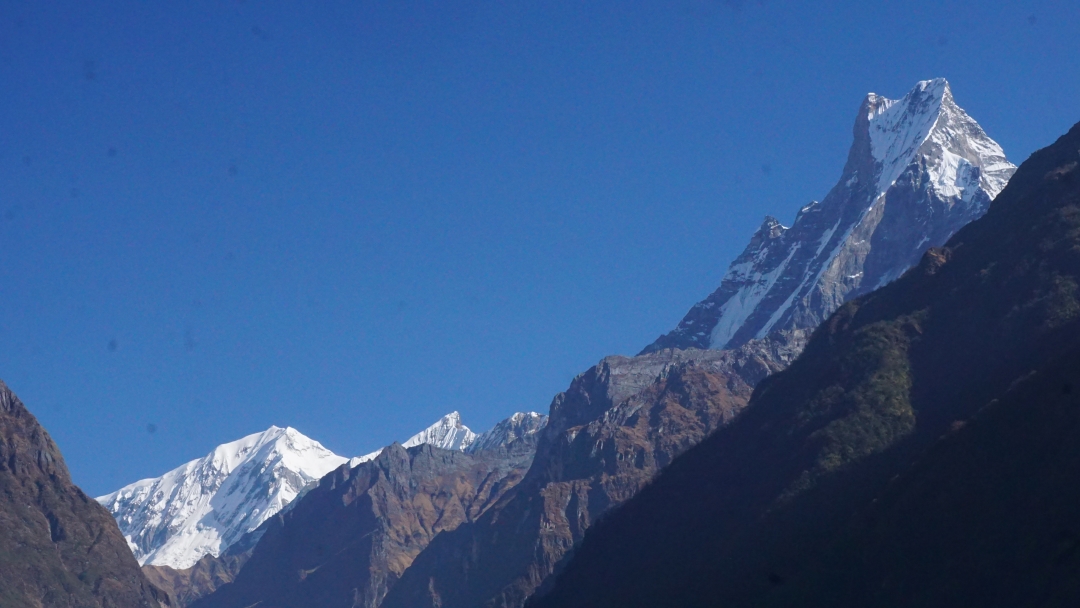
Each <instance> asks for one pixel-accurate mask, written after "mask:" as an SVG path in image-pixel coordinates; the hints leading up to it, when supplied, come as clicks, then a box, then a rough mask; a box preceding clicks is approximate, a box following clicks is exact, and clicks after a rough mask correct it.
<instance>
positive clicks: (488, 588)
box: [383, 332, 806, 608]
mask: <svg viewBox="0 0 1080 608" xmlns="http://www.w3.org/2000/svg"><path fill="white" fill-rule="evenodd" d="M805 336H806V333H805V332H792V333H790V334H785V335H779V334H778V335H777V336H774V337H772V338H770V339H768V340H763V341H754V342H751V343H749V344H747V345H745V346H743V347H742V348H740V349H737V350H733V351H702V350H695V349H690V350H663V351H659V352H656V353H652V354H649V355H642V356H638V357H634V358H627V357H607V358H605V359H604V360H602V361H601V362H600V363H599V364H598V365H596V366H595V367H593V368H592V369H590V370H589V371H587V372H585V373H584V374H582V375H580V376H578V377H577V378H576V379H575V380H574V381H573V383H572V384H571V385H570V388H569V389H568V390H567V391H566V392H564V393H560V394H559V395H557V396H556V397H555V399H554V401H553V402H552V404H551V415H550V418H549V420H548V424H547V426H546V427H545V428H544V430H543V431H542V432H541V433H540V442H539V446H538V448H537V453H536V459H535V461H534V464H533V467H532V468H531V469H530V470H529V473H528V475H527V476H526V478H525V479H524V480H523V481H522V482H521V484H519V485H518V487H517V488H515V489H514V490H513V491H512V492H511V493H509V494H507V496H506V497H504V498H503V499H502V500H500V501H499V502H498V503H496V504H495V505H494V506H493V507H492V508H491V509H490V510H488V511H487V512H486V513H484V514H483V515H482V516H481V517H480V518H479V519H478V520H477V521H476V522H475V523H471V524H467V525H464V526H461V527H460V528H458V529H457V530H454V531H452V532H447V533H444V534H442V535H440V536H439V537H438V538H436V539H435V541H434V542H432V543H431V545H430V546H429V547H428V548H427V549H426V550H425V551H424V552H423V553H421V554H420V557H419V558H417V560H416V561H415V562H414V564H413V566H412V567H411V568H410V569H409V570H407V571H406V572H405V575H404V576H403V577H402V579H401V580H400V581H399V582H398V584H397V585H396V586H395V587H394V588H393V589H391V591H390V594H389V595H388V596H387V598H386V601H385V602H384V603H383V606H384V607H386V608H405V607H407V608H420V607H425V606H432V607H435V606H439V607H442V608H457V607H461V608H466V607H469V608H472V607H475V606H520V605H521V604H522V603H523V602H524V600H525V598H526V597H528V596H529V595H530V594H531V593H532V592H533V591H534V590H535V589H536V588H537V587H538V586H539V585H540V584H541V583H542V582H543V581H544V580H545V578H547V577H548V576H549V575H550V574H551V573H552V572H553V571H554V570H555V568H556V566H557V564H558V563H559V562H560V560H562V559H563V557H564V556H565V555H566V554H567V552H568V551H570V550H571V549H572V548H573V547H574V545H575V543H577V542H578V541H579V540H580V539H581V538H582V536H583V534H584V533H585V530H586V529H588V528H589V526H590V525H592V524H593V523H594V522H595V521H596V520H597V518H598V517H600V516H601V515H602V514H603V513H605V512H606V511H608V510H609V509H611V508H612V507H614V506H616V505H619V504H621V503H622V502H624V501H626V500H627V499H629V498H630V497H631V496H633V495H634V494H636V493H637V492H638V491H639V490H640V489H641V488H642V487H643V486H644V485H645V484H646V483H648V482H649V481H650V480H651V479H652V478H653V477H654V476H655V475H656V473H657V472H658V471H659V470H660V468H661V467H663V466H665V465H667V464H668V463H669V462H671V460H672V459H673V458H675V457H676V456H677V455H679V454H680V453H682V452H683V451H685V450H686V449H688V448H689V447H691V446H693V445H694V444H696V443H697V442H699V441H701V440H702V439H703V438H704V437H706V436H707V435H709V434H710V433H712V432H713V431H714V430H716V429H717V428H719V427H721V426H722V425H724V424H725V423H727V422H728V421H730V420H732V419H733V418H734V416H735V415H736V414H737V413H738V412H739V411H740V410H741V409H742V408H743V406H744V405H745V404H746V402H747V400H748V398H749V396H750V393H751V391H752V389H753V386H754V385H755V384H757V383H758V382H759V381H760V380H762V379H763V378H765V377H766V376H767V375H769V374H770V373H773V372H775V371H778V370H779V369H781V368H783V367H784V366H785V365H786V364H787V363H788V362H789V361H790V360H791V359H793V358H794V357H795V356H796V355H797V353H798V352H799V351H800V350H801V347H802V344H803V342H804V340H805Z"/></svg>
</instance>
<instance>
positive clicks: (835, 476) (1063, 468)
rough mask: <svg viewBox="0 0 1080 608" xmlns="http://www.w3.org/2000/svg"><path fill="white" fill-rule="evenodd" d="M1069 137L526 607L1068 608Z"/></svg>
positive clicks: (1077, 238)
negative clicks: (994, 607) (1026, 607)
mask: <svg viewBox="0 0 1080 608" xmlns="http://www.w3.org/2000/svg"><path fill="white" fill-rule="evenodd" d="M1078 162H1080V126H1077V127H1074V128H1073V129H1072V130H1071V131H1070V132H1069V133H1068V134H1067V135H1066V136H1064V137H1062V138H1061V139H1060V140H1058V141H1057V142H1056V143H1055V144H1054V145H1052V146H1050V147H1048V148H1046V149H1044V150H1041V151H1039V152H1037V153H1036V154H1034V155H1033V156H1032V157H1031V158H1030V159H1029V160H1028V161H1027V162H1026V163H1024V165H1023V166H1021V167H1020V169H1019V170H1018V171H1017V173H1016V175H1015V176H1014V177H1013V178H1012V181H1011V182H1010V184H1009V186H1008V187H1007V188H1006V189H1005V191H1004V192H1002V194H1001V195H999V197H998V198H997V200H996V201H995V202H994V203H993V205H992V206H991V208H990V211H989V212H988V213H987V215H986V216H985V217H984V218H983V219H981V220H978V221H976V222H974V223H972V224H970V225H969V226H967V227H965V228H964V229H962V230H961V231H960V232H959V233H957V235H956V236H955V237H953V239H951V240H950V241H949V243H948V245H947V246H946V247H945V248H942V249H936V250H932V251H930V252H928V253H927V254H926V256H925V257H924V259H923V260H922V262H921V263H920V265H919V266H918V267H917V268H915V269H913V270H912V271H910V272H909V273H908V274H906V275H905V276H904V277H902V278H901V279H900V280H898V281H896V282H895V283H893V284H891V285H888V286H886V287H884V288H882V289H880V290H878V291H876V292H874V293H872V294H870V295H868V296H865V297H863V298H860V299H858V300H856V301H854V302H852V303H849V304H848V305H846V306H844V307H843V308H842V309H841V310H840V311H838V312H837V313H836V314H835V315H834V316H833V317H832V318H831V319H830V320H829V321H828V322H827V323H826V324H825V325H823V326H822V327H821V328H819V329H818V330H817V332H816V333H815V334H814V336H813V338H812V339H811V341H810V344H809V345H808V346H807V349H806V351H805V352H804V353H803V355H802V356H801V357H800V358H799V359H798V360H797V361H796V362H795V363H794V364H792V366H791V367H790V368H788V370H787V371H786V372H783V373H781V374H778V375H775V376H773V377H771V378H769V379H767V380H765V381H764V382H762V383H761V384H760V385H758V388H757V389H756V391H755V393H754V396H753V398H752V400H751V404H750V406H749V407H747V409H746V411H745V412H744V413H743V414H742V415H741V416H740V417H739V418H737V419H736V420H735V421H734V422H733V423H732V424H731V425H729V426H727V427H724V428H722V429H721V430H720V431H718V432H717V433H715V434H714V435H712V436H711V437H709V438H708V439H707V440H705V441H704V442H703V443H701V444H700V445H698V446H697V447H695V448H693V449H691V450H690V451H688V452H687V453H686V454H685V455H684V456H682V457H681V458H679V459H677V460H676V461H675V462H673V463H672V465H671V466H670V467H669V468H668V469H667V470H665V472H664V473H663V474H662V475H661V476H660V478H659V479H658V480H657V481H656V482H655V483H653V484H652V485H651V486H649V487H648V488H646V489H645V490H644V491H643V492H641V493H640V494H639V495H638V496H637V497H635V498H634V499H632V500H631V501H629V502H628V503H627V504H626V505H624V506H623V507H622V508H621V509H619V510H618V511H617V512H615V513H613V514H611V515H609V516H608V517H607V518H605V519H603V520H601V521H600V522H598V523H597V524H596V525H594V526H593V527H592V528H591V529H590V530H589V532H588V533H587V534H586V536H585V539H584V542H583V543H582V544H581V546H580V547H579V548H578V550H577V551H576V553H575V555H574V557H573V559H572V560H570V562H569V564H568V565H567V566H566V567H565V568H564V570H563V571H562V573H561V574H560V576H559V577H558V579H557V580H556V582H555V583H554V584H553V585H551V588H550V589H548V590H547V591H546V593H545V594H543V597H540V598H538V599H535V600H534V601H533V602H532V604H531V605H532V606H534V607H535V608H555V607H558V608H575V607H579V606H580V607H586V606H587V607H590V608H596V607H605V606H619V607H634V606H643V607H644V606H681V607H693V606H852V607H855V606H1064V605H1080V483H1078V482H1080V441H1078V440H1080V289H1078V285H1080V170H1078Z"/></svg>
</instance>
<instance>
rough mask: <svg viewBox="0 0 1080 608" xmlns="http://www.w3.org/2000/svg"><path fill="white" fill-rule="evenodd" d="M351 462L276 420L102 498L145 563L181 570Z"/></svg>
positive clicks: (137, 557) (261, 521)
mask: <svg viewBox="0 0 1080 608" xmlns="http://www.w3.org/2000/svg"><path fill="white" fill-rule="evenodd" d="M346 461H347V459H346V458H343V457H341V456H338V455H336V454H334V453H333V452H331V451H330V450H327V449H326V448H324V447H323V446H322V445H321V444H319V442H317V441H315V440H313V439H310V438H308V437H305V436H304V435H303V434H301V433H300V432H299V431H297V430H295V429H292V428H279V427H276V426H272V427H270V428H269V429H268V430H266V431H263V432H262V433H256V434H254V435H248V436H247V437H244V438H242V439H239V440H237V441H233V442H230V443H226V444H224V445H221V446H218V447H217V448H215V449H214V451H213V452H211V453H210V454H207V455H206V456H204V457H203V458H199V459H197V460H192V461H191V462H189V463H187V464H184V465H182V466H180V467H177V468H176V469H173V470H172V471H169V472H168V473H166V474H164V475H162V476H161V477H158V478H154V479H144V480H141V481H137V482H135V483H133V484H131V485H128V486H125V487H123V488H121V489H119V490H117V491H116V492H113V493H112V494H108V495H106V496H102V497H100V498H98V499H97V501H98V502H99V503H101V504H102V505H103V506H104V507H105V508H106V509H108V510H109V512H110V513H112V515H113V517H115V518H116V520H117V523H118V524H119V526H120V530H121V532H123V533H124V536H125V537H126V538H127V541H128V544H129V546H130V547H131V550H132V552H133V553H134V554H135V557H136V559H138V561H139V563H140V564H143V565H145V564H152V565H158V566H162V565H164V566H171V567H173V568H177V569H183V568H189V567H191V566H192V565H194V564H195V562H197V561H198V560H199V559H200V558H201V557H202V556H203V555H205V554H207V553H210V554H212V555H215V556H216V555H219V554H220V552H221V551H222V550H224V549H225V548H227V547H229V546H230V545H231V544H232V543H234V542H236V541H237V540H239V539H240V537H241V536H243V535H244V534H246V533H247V532H250V531H252V530H255V528H257V527H259V525H260V524H262V523H263V522H264V521H266V520H267V519H268V518H270V517H272V516H273V515H274V514H276V513H277V512H278V511H280V510H281V509H282V508H283V507H284V506H285V505H287V504H289V503H290V502H291V501H292V500H293V499H294V498H296V496H297V494H299V493H300V492H301V491H302V490H303V489H304V487H305V486H307V485H308V484H310V483H311V482H313V481H316V480H318V479H319V478H321V477H322V476H323V475H325V474H326V473H328V472H330V471H332V470H334V469H336V468H337V467H339V466H341V465H342V464H344V463H345V462H346Z"/></svg>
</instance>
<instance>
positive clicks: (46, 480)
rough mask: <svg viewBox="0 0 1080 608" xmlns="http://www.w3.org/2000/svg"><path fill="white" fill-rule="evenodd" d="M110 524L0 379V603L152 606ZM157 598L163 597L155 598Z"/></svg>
mask: <svg viewBox="0 0 1080 608" xmlns="http://www.w3.org/2000/svg"><path fill="white" fill-rule="evenodd" d="M158 594H159V592H158V590H157V589H155V588H153V587H152V586H151V585H150V584H149V583H148V582H147V581H146V579H145V578H144V577H143V575H142V573H141V572H140V571H139V564H138V563H137V562H136V561H135V558H134V556H132V554H131V550H130V549H128V546H127V543H126V542H125V541H124V537H123V536H122V535H121V534H120V529H119V528H117V526H116V522H115V521H114V520H113V518H112V516H111V515H109V513H108V511H106V510H105V509H104V508H103V507H101V505H99V504H97V503H96V502H94V500H92V499H91V498H89V497H87V496H86V495H85V494H83V493H82V491H81V490H79V488H77V487H75V485H74V484H72V483H71V477H70V476H69V474H68V470H67V466H66V465H65V464H64V458H63V457H62V456H61V455H60V450H59V449H58V448H57V447H56V444H55V443H53V440H52V439H51V438H50V437H49V434H48V433H46V432H45V429H43V428H42V427H41V425H40V424H38V421H37V419H36V418H34V416H33V414H31V413H30V412H29V411H28V410H27V409H26V407H25V406H24V405H23V404H22V402H21V401H19V398H18V397H16V396H15V395H14V394H13V393H12V392H11V391H10V390H9V389H8V387H7V386H6V385H5V384H4V383H3V382H0V606H3V608H21V607H24V606H25V607H35V608H37V607H43V606H44V607H53V606H57V607H75V606H79V607H84V606H86V607H90V606H100V607H102V608H105V607H124V608H127V607H139V606H147V607H156V606H158V605H159V604H158V600H157V596H158ZM162 597H164V596H162Z"/></svg>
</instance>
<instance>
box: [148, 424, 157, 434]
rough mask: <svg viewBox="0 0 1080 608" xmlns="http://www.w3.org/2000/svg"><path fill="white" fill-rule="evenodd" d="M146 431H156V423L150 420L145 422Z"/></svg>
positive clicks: (152, 432) (151, 432)
mask: <svg viewBox="0 0 1080 608" xmlns="http://www.w3.org/2000/svg"><path fill="white" fill-rule="evenodd" d="M146 432H147V433H150V434H151V435H153V434H154V433H156V432H157V425H156V424H154V423H153V422H151V423H150V424H147V425H146Z"/></svg>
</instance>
